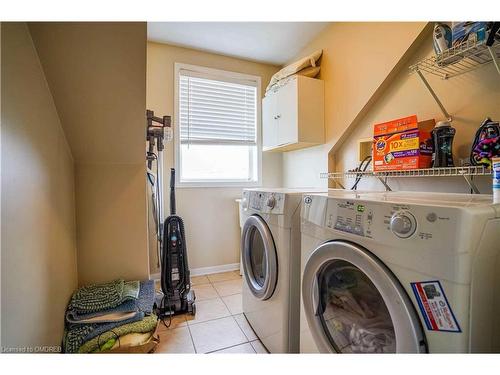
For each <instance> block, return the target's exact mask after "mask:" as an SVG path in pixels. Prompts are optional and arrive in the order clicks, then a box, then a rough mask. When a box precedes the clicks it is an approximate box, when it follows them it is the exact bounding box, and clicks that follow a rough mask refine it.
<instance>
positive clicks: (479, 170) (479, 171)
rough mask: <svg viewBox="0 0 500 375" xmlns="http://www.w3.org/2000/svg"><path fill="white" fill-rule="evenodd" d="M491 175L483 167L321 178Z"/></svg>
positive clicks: (325, 175)
mask: <svg viewBox="0 0 500 375" xmlns="http://www.w3.org/2000/svg"><path fill="white" fill-rule="evenodd" d="M487 175H491V169H489V168H486V167H482V166H467V167H447V168H425V169H411V170H406V171H385V172H373V171H364V172H359V171H355V170H352V171H347V172H331V173H321V178H330V179H339V178H357V177H359V176H361V177H453V176H487Z"/></svg>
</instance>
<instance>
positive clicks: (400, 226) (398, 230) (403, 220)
mask: <svg viewBox="0 0 500 375" xmlns="http://www.w3.org/2000/svg"><path fill="white" fill-rule="evenodd" d="M389 228H390V229H391V232H392V233H394V234H395V235H396V236H398V237H400V238H408V237H410V236H411V235H412V234H413V233H415V230H416V229H417V221H416V220H415V217H414V216H413V215H412V214H411V213H409V212H407V211H398V212H395V213H394V214H393V215H392V217H391V221H390V222H389Z"/></svg>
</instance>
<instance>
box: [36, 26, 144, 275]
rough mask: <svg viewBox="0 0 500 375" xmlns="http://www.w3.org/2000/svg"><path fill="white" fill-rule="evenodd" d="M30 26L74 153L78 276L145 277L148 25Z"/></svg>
mask: <svg viewBox="0 0 500 375" xmlns="http://www.w3.org/2000/svg"><path fill="white" fill-rule="evenodd" d="M29 26H30V31H31V34H32V36H33V39H34V42H35V46H36V48H37V51H38V54H39V56H40V60H41V63H42V66H43V69H44V71H45V74H46V76H47V80H48V83H49V86H50V88H51V91H52V94H53V95H54V101H55V103H56V106H57V110H58V112H59V115H60V117H61V124H62V126H63V128H64V130H65V132H66V134H67V135H68V141H69V143H70V146H71V149H72V150H73V151H74V155H75V162H76V206H77V210H76V214H77V238H78V278H79V283H80V285H83V284H88V283H94V282H103V281H109V280H111V279H114V278H124V279H146V278H148V276H149V265H148V263H149V261H148V248H147V242H148V239H147V236H148V234H147V211H146V183H145V154H144V143H145V130H144V129H145V122H146V120H145V117H146V115H145V111H146V31H147V30H146V24H145V23H134V22H127V23H120V22H75V23H73V22H48V23H45V22H44V23H30V25H29Z"/></svg>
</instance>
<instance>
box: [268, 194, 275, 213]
mask: <svg viewBox="0 0 500 375" xmlns="http://www.w3.org/2000/svg"><path fill="white" fill-rule="evenodd" d="M266 204H267V207H269V208H270V209H271V210H272V209H273V208H274V206H276V198H275V197H274V195H271V196H270V197H269V198H268V199H267V203H266Z"/></svg>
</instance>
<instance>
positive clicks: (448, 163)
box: [431, 121, 456, 168]
mask: <svg viewBox="0 0 500 375" xmlns="http://www.w3.org/2000/svg"><path fill="white" fill-rule="evenodd" d="M455 132H456V131H455V128H453V127H452V126H451V124H450V123H449V122H448V121H439V122H438V123H437V124H436V126H435V127H434V129H432V132H431V136H432V143H433V153H432V167H433V168H443V167H454V166H455V165H454V164H453V153H452V147H453V138H454V137H455Z"/></svg>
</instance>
